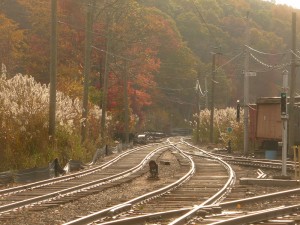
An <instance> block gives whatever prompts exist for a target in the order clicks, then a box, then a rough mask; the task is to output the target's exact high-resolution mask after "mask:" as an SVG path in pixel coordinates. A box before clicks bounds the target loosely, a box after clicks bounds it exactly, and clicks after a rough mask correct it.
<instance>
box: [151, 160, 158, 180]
mask: <svg viewBox="0 0 300 225" xmlns="http://www.w3.org/2000/svg"><path fill="white" fill-rule="evenodd" d="M149 171H150V177H149V178H158V165H157V163H156V162H155V161H154V160H150V162H149Z"/></svg>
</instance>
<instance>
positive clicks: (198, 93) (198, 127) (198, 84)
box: [196, 72, 200, 143]
mask: <svg viewBox="0 0 300 225" xmlns="http://www.w3.org/2000/svg"><path fill="white" fill-rule="evenodd" d="M196 95H197V97H196V99H197V121H196V122H197V130H196V143H199V129H200V72H198V80H197V84H196Z"/></svg>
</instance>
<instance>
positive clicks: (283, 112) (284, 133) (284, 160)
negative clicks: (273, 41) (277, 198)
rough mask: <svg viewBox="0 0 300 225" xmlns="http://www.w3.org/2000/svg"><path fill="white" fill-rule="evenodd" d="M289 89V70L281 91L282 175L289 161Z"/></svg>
mask: <svg viewBox="0 0 300 225" xmlns="http://www.w3.org/2000/svg"><path fill="white" fill-rule="evenodd" d="M287 91H288V71H287V70H285V71H283V82H282V92H281V120H282V123H283V127H282V176H286V175H287V173H286V163H287V147H288V146H287V134H288V126H287V125H288V124H287V123H288V118H289V115H288V111H287V101H286V99H287V97H286V93H287Z"/></svg>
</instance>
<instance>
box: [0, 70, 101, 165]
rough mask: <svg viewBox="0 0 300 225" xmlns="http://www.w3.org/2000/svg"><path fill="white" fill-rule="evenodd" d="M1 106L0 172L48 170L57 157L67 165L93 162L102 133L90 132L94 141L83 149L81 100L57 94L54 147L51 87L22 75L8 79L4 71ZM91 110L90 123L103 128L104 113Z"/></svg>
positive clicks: (0, 79)
mask: <svg viewBox="0 0 300 225" xmlns="http://www.w3.org/2000/svg"><path fill="white" fill-rule="evenodd" d="M2 71H3V70H2ZM0 105H1V107H0V126H1V129H0V157H1V159H4V160H3V161H2V163H1V166H0V170H8V169H13V170H14V169H24V168H30V167H35V166H36V167H40V166H45V165H47V164H48V163H49V162H50V161H52V160H53V159H54V158H56V157H58V158H59V159H61V160H62V161H63V163H65V162H66V161H68V160H69V159H78V160H84V161H85V160H87V159H88V160H91V158H92V157H91V154H92V153H93V152H94V151H95V149H96V146H95V145H96V143H97V138H98V136H99V135H98V134H99V130H97V129H96V128H95V129H91V130H89V135H90V137H93V138H90V139H89V140H88V141H89V143H88V144H86V145H81V143H80V128H81V121H82V118H81V113H82V103H81V101H80V100H79V99H74V100H73V99H71V98H70V97H68V96H66V95H64V94H63V93H62V92H57V104H56V137H55V140H54V142H53V143H50V142H49V136H48V129H49V128H48V127H49V123H48V120H49V86H47V85H42V84H39V83H37V82H36V81H35V80H34V78H33V77H31V76H27V75H25V76H23V75H21V74H17V75H16V76H14V77H13V78H11V79H7V78H6V74H5V71H4V72H3V74H2V75H1V77H0ZM90 108H91V110H90V112H89V118H88V120H91V121H93V123H94V124H100V118H101V110H100V109H99V108H98V107H96V106H90ZM95 127H97V126H95ZM87 146H88V147H87ZM90 148H93V149H90Z"/></svg>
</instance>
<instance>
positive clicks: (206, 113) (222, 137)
mask: <svg viewBox="0 0 300 225" xmlns="http://www.w3.org/2000/svg"><path fill="white" fill-rule="evenodd" d="M241 116H243V111H242V112H241ZM197 120H199V121H200V126H199V131H198V133H199V138H200V141H201V142H202V143H209V135H210V110H208V109H205V110H202V111H201V112H200V118H198V115H194V121H192V122H191V125H192V126H193V127H194V131H193V136H194V139H196V135H197V122H196V121H197ZM213 123H214V143H220V144H222V145H223V146H227V144H228V141H229V140H231V146H232V150H233V151H238V150H241V149H243V135H244V129H243V127H244V125H243V123H242V122H237V121H236V110H235V109H234V108H226V109H215V113H214V121H213ZM228 128H231V129H232V131H231V132H228Z"/></svg>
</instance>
